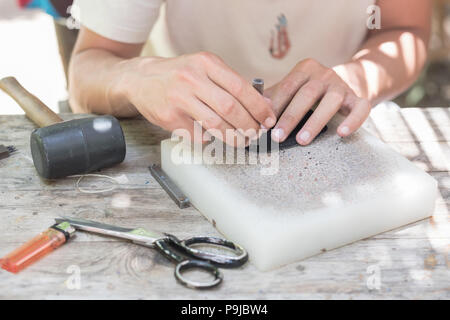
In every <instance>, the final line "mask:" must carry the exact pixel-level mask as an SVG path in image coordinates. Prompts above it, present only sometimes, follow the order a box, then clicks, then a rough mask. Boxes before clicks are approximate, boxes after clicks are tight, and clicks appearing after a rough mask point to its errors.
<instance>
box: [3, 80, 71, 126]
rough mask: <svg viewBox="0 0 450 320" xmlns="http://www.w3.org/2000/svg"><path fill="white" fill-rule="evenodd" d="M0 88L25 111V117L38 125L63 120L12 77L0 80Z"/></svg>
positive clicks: (46, 124)
mask: <svg viewBox="0 0 450 320" xmlns="http://www.w3.org/2000/svg"><path fill="white" fill-rule="evenodd" d="M0 89H2V90H3V91H5V92H6V93H7V94H8V95H9V96H10V97H11V98H13V99H14V100H15V101H16V102H17V103H18V104H19V106H20V107H21V108H22V109H23V111H25V114H26V115H27V117H28V118H29V119H30V120H31V121H33V122H34V123H36V124H37V125H38V126H39V127H41V128H42V127H46V126H49V125H51V124H55V123H58V122H62V121H63V120H62V119H61V118H60V117H59V116H58V115H57V114H56V113H54V112H53V111H52V110H50V109H49V108H48V107H47V106H46V105H45V104H44V103H43V102H42V101H41V100H39V99H38V98H37V97H36V96H34V95H32V94H31V93H30V92H28V91H27V90H26V89H25V88H24V87H22V86H21V85H20V83H19V82H18V81H17V80H16V78H14V77H6V78H3V79H1V80H0Z"/></svg>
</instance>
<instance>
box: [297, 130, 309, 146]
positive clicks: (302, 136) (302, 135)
mask: <svg viewBox="0 0 450 320" xmlns="http://www.w3.org/2000/svg"><path fill="white" fill-rule="evenodd" d="M310 137H311V134H310V133H309V132H308V131H306V130H305V131H303V132H302V133H300V136H299V138H300V140H302V141H303V142H305V143H308V142H309V138H310Z"/></svg>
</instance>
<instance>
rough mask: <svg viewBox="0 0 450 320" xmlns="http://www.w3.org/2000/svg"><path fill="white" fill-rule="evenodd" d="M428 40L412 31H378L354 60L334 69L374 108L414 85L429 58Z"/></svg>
mask: <svg viewBox="0 0 450 320" xmlns="http://www.w3.org/2000/svg"><path fill="white" fill-rule="evenodd" d="M428 37H429V35H428V34H427V32H425V31H422V30H419V29H411V28H409V29H406V28H404V29H393V30H386V31H382V32H381V31H378V32H376V33H374V34H372V35H371V36H369V38H368V39H367V41H366V42H365V43H364V45H363V46H362V47H361V49H360V50H359V51H358V52H357V54H356V55H355V56H354V57H353V59H352V61H350V62H349V63H346V64H342V65H339V66H336V67H335V68H334V70H335V71H336V72H337V73H338V75H339V76H340V77H341V78H342V79H343V80H344V81H345V82H346V83H347V84H348V85H349V86H350V87H351V88H352V89H353V90H354V91H355V93H356V94H357V95H358V96H360V97H362V98H366V99H368V100H369V101H370V102H371V103H372V104H373V105H375V104H377V103H379V102H381V101H383V100H386V99H392V98H393V97H395V96H396V95H398V94H400V93H401V92H402V91H404V90H406V89H407V88H408V87H409V86H411V84H413V83H414V81H415V80H416V79H417V77H418V76H419V74H420V72H421V70H422V68H423V66H424V64H425V61H426V58H427V45H428Z"/></svg>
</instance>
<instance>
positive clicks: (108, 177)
mask: <svg viewBox="0 0 450 320" xmlns="http://www.w3.org/2000/svg"><path fill="white" fill-rule="evenodd" d="M73 177H75V178H76V177H78V180H77V183H76V184H75V187H76V188H77V190H78V191H79V192H81V193H90V194H94V193H105V192H110V191H113V190H114V189H116V188H117V186H118V185H119V182H118V181H117V180H116V179H114V178H113V177H110V176H107V175H104V174H94V173H89V174H83V175H81V176H78V175H77V176H73ZM85 177H97V178H106V179H109V180H111V181H112V182H113V183H114V184H113V185H112V186H111V187H109V188H106V189H98V190H93V189H85V188H82V187H80V183H81V181H82V180H83V179H84V178H85Z"/></svg>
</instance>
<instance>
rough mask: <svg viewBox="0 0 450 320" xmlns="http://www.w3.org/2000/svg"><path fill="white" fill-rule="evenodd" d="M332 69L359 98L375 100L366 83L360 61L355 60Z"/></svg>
mask: <svg viewBox="0 0 450 320" xmlns="http://www.w3.org/2000/svg"><path fill="white" fill-rule="evenodd" d="M332 69H333V70H334V71H335V72H336V73H337V75H338V76H339V77H340V78H341V79H342V80H343V81H344V82H345V83H346V84H347V85H348V86H349V87H350V89H352V90H353V92H354V93H355V94H356V95H357V96H358V97H360V98H365V99H369V100H371V99H372V98H373V96H371V93H370V90H369V87H368V84H367V81H366V77H365V71H364V67H363V66H362V64H361V62H360V61H358V60H354V61H351V62H348V63H344V64H340V65H337V66H334V67H333V68H332Z"/></svg>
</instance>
